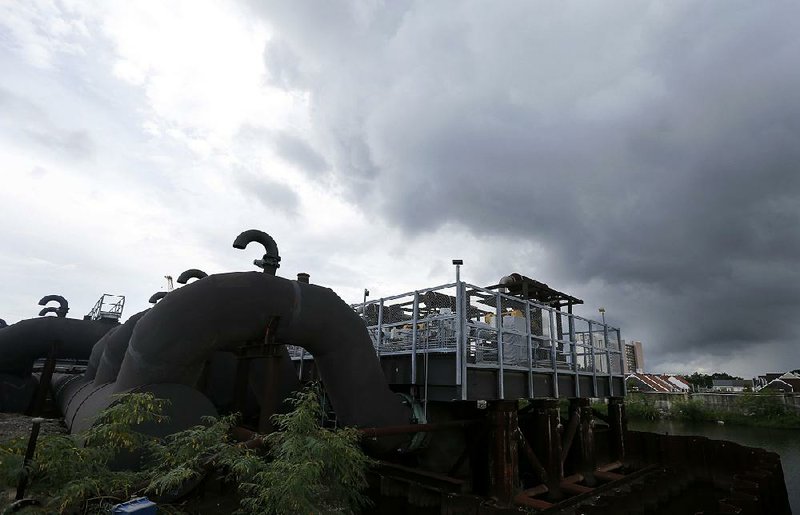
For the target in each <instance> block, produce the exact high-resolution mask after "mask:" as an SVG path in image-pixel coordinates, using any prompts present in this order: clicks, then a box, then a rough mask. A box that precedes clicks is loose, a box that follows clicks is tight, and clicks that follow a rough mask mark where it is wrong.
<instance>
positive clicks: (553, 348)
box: [547, 309, 558, 399]
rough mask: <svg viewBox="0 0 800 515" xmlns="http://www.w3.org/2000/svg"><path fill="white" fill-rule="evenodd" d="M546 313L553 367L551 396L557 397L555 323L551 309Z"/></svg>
mask: <svg viewBox="0 0 800 515" xmlns="http://www.w3.org/2000/svg"><path fill="white" fill-rule="evenodd" d="M547 313H548V315H549V316H550V364H551V366H552V367H553V388H552V390H553V397H555V398H556V399H558V364H557V363H556V354H557V353H558V350H557V348H556V343H557V342H556V336H555V323H554V320H553V310H552V309H548V310H547Z"/></svg>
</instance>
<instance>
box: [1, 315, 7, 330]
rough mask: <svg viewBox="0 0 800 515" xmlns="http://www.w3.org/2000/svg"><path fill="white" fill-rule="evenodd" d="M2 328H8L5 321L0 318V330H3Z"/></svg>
mask: <svg viewBox="0 0 800 515" xmlns="http://www.w3.org/2000/svg"><path fill="white" fill-rule="evenodd" d="M4 327H8V324H7V323H6V321H5V320H3V319H2V318H0V329H2V328H4Z"/></svg>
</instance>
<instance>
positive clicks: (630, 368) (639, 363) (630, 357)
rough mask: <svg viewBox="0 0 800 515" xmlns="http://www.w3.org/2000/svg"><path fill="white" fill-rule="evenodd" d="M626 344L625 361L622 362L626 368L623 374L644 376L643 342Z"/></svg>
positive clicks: (623, 341)
mask: <svg viewBox="0 0 800 515" xmlns="http://www.w3.org/2000/svg"><path fill="white" fill-rule="evenodd" d="M622 343H624V344H625V360H624V361H623V362H622V365H623V367H624V370H623V372H624V373H625V375H628V374H634V373H636V374H643V373H644V351H643V350H642V342H640V341H636V340H631V341H630V342H626V341H625V340H622Z"/></svg>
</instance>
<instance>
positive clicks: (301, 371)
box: [297, 347, 306, 381]
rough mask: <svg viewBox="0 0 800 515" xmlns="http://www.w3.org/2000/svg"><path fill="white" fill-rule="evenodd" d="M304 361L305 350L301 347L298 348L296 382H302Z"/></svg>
mask: <svg viewBox="0 0 800 515" xmlns="http://www.w3.org/2000/svg"><path fill="white" fill-rule="evenodd" d="M305 359H306V349H304V348H303V347H300V366H299V367H298V370H297V380H298V381H302V380H303V362H305Z"/></svg>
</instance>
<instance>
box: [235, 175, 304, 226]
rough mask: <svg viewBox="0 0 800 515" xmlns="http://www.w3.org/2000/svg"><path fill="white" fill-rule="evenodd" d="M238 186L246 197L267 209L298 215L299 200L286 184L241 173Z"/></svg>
mask: <svg viewBox="0 0 800 515" xmlns="http://www.w3.org/2000/svg"><path fill="white" fill-rule="evenodd" d="M237 185H238V186H239V189H240V190H241V191H242V193H243V194H244V195H245V196H247V197H250V198H252V199H255V200H257V201H258V202H260V203H261V204H262V205H263V206H264V207H266V208H267V209H270V210H276V211H282V212H284V213H286V214H289V215H296V214H297V207H298V203H299V199H298V197H297V194H296V193H295V192H294V191H293V190H292V189H291V188H290V187H289V186H287V185H286V184H283V183H280V182H278V181H275V180H272V179H270V178H269V177H265V176H259V175H254V174H250V173H247V172H241V173H240V174H239V177H238V179H237Z"/></svg>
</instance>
